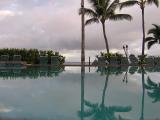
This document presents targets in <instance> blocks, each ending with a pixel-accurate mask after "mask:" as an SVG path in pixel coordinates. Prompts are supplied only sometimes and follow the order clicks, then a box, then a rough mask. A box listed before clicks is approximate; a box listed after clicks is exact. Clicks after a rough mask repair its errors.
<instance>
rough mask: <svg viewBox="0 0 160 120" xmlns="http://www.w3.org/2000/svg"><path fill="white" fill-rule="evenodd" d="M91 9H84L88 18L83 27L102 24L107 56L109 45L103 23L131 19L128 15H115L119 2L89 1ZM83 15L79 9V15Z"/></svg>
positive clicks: (108, 0)
mask: <svg viewBox="0 0 160 120" xmlns="http://www.w3.org/2000/svg"><path fill="white" fill-rule="evenodd" d="M89 2H90V3H91V5H92V7H91V8H84V13H85V15H87V16H88V17H89V19H88V20H86V22H85V25H88V24H91V23H99V22H101V23H102V28H103V35H104V39H105V45H106V49H107V53H108V54H109V44H108V39H107V35H106V29H105V22H106V21H108V20H114V21H117V20H123V19H125V20H131V19H132V17H131V16H130V15H128V14H116V10H117V8H118V7H119V5H120V4H119V0H114V1H112V0H89ZM82 13H83V10H82V9H80V14H82Z"/></svg>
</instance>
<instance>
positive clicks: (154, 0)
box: [120, 0, 159, 57]
mask: <svg viewBox="0 0 160 120" xmlns="http://www.w3.org/2000/svg"><path fill="white" fill-rule="evenodd" d="M151 4H155V5H156V6H157V7H158V6H159V0H128V1H125V2H122V3H121V7H120V9H122V8H123V7H130V6H133V5H139V7H140V8H141V12H142V30H143V39H142V57H144V50H145V21H144V8H145V6H146V5H151Z"/></svg>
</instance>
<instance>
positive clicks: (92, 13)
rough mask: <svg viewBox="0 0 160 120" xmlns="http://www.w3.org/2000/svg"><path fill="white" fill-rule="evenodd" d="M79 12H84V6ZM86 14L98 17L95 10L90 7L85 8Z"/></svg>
mask: <svg viewBox="0 0 160 120" xmlns="http://www.w3.org/2000/svg"><path fill="white" fill-rule="evenodd" d="M79 14H82V8H80V9H79ZM84 14H85V15H87V16H90V17H98V15H97V14H96V12H95V11H94V10H92V9H88V8H84Z"/></svg>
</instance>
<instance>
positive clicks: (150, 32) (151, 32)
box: [148, 28, 156, 34]
mask: <svg viewBox="0 0 160 120" xmlns="http://www.w3.org/2000/svg"><path fill="white" fill-rule="evenodd" d="M155 33H156V29H155V28H152V29H149V30H148V34H155Z"/></svg>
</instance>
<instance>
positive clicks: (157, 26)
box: [152, 24, 160, 29]
mask: <svg viewBox="0 0 160 120" xmlns="http://www.w3.org/2000/svg"><path fill="white" fill-rule="evenodd" d="M152 25H153V26H154V27H155V28H156V29H160V26H159V25H156V24H152Z"/></svg>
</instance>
